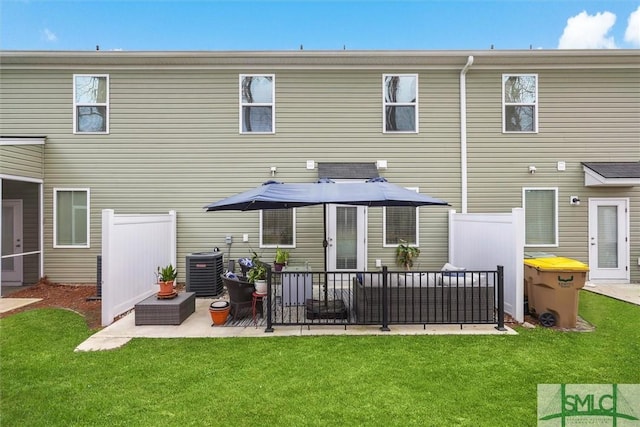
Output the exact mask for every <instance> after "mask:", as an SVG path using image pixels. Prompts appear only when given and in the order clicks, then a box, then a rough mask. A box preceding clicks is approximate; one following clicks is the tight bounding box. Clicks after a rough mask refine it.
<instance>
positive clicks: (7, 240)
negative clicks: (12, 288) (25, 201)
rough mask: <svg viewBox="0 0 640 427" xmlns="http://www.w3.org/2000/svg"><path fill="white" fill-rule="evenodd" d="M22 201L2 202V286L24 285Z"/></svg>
mask: <svg viewBox="0 0 640 427" xmlns="http://www.w3.org/2000/svg"><path fill="white" fill-rule="evenodd" d="M22 246H23V245H22V200H3V201H2V284H3V285H22V257H21V256H17V257H9V256H10V255H14V254H19V253H21V252H23V247H22Z"/></svg>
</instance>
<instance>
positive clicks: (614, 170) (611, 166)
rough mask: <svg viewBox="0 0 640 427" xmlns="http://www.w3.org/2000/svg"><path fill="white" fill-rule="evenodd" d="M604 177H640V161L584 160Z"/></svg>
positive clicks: (587, 165) (590, 167)
mask: <svg viewBox="0 0 640 427" xmlns="http://www.w3.org/2000/svg"><path fill="white" fill-rule="evenodd" d="M582 164H583V165H584V166H586V167H588V168H589V169H591V170H592V171H594V172H595V173H597V174H598V175H601V176H602V177H604V178H640V162H582Z"/></svg>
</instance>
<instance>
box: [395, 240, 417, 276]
mask: <svg viewBox="0 0 640 427" xmlns="http://www.w3.org/2000/svg"><path fill="white" fill-rule="evenodd" d="M418 255H420V249H418V248H417V247H415V246H409V244H408V243H407V241H406V240H402V239H401V240H400V244H399V245H398V247H397V249H396V263H397V264H398V265H400V266H402V267H404V269H405V270H407V271H409V270H411V267H413V261H414V260H415V259H416V258H418Z"/></svg>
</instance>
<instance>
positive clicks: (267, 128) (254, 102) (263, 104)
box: [240, 74, 276, 134]
mask: <svg viewBox="0 0 640 427" xmlns="http://www.w3.org/2000/svg"><path fill="white" fill-rule="evenodd" d="M275 99H276V92H275V76H274V75H273V74H241V75H240V133H258V134H264V133H275V131H276V130H275V129H276V114H275Z"/></svg>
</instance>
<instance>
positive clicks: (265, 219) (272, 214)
mask: <svg viewBox="0 0 640 427" xmlns="http://www.w3.org/2000/svg"><path fill="white" fill-rule="evenodd" d="M295 246H296V210H295V208H291V209H269V210H262V211H260V247H261V248H275V247H281V248H295Z"/></svg>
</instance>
